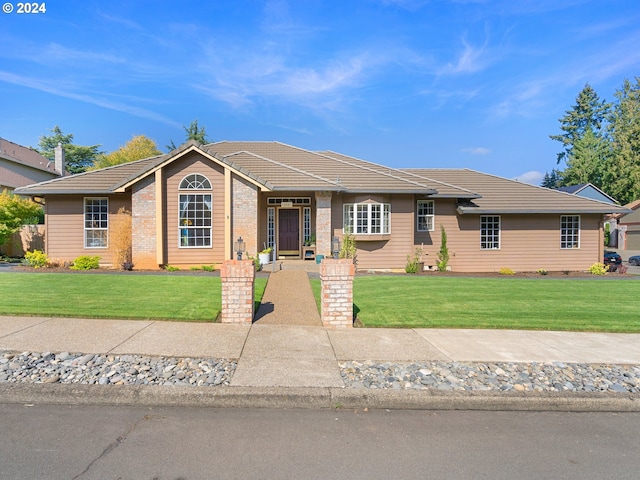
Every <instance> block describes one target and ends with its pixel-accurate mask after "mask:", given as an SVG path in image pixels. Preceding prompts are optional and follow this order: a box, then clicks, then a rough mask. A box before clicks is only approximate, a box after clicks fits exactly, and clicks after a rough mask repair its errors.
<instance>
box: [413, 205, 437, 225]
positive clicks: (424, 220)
mask: <svg viewBox="0 0 640 480" xmlns="http://www.w3.org/2000/svg"><path fill="white" fill-rule="evenodd" d="M433 203H434V202H433V200H418V205H417V207H416V222H417V224H416V225H417V230H418V231H419V232H433V230H434V225H435V223H436V222H435V215H434V204H433Z"/></svg>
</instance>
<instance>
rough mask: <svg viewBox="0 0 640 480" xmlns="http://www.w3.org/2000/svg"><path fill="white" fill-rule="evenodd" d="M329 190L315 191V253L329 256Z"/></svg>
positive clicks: (330, 232)
mask: <svg viewBox="0 0 640 480" xmlns="http://www.w3.org/2000/svg"><path fill="white" fill-rule="evenodd" d="M331 234H332V231H331V192H316V254H322V255H324V256H325V258H328V257H330V256H331V238H332V237H331Z"/></svg>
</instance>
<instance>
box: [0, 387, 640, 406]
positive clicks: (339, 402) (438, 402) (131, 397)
mask: <svg viewBox="0 0 640 480" xmlns="http://www.w3.org/2000/svg"><path fill="white" fill-rule="evenodd" d="M0 403H12V404H16V403H25V404H64V405H109V406H119V405H122V406H134V405H135V406H148V407H206V408H211V407H214V408H314V409H328V408H333V409H363V408H371V409H389V410H484V411H544V412H640V394H623V393H621V394H607V393H586V394H581V393H568V394H565V393H547V394H527V393H517V392H516V393H499V394H496V393H489V392H478V393H475V392H459V393H455V394H453V393H451V392H439V391H428V390H427V391H425V390H422V391H401V390H382V389H381V390H363V389H345V388H313V387H308V388H289V387H166V386H155V385H154V386H141V385H126V386H113V385H80V384H77V385H68V384H66V385H61V384H58V385H52V384H29V383H25V384H20V383H5V384H2V385H0Z"/></svg>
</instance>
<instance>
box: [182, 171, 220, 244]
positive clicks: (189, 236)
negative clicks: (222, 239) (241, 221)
mask: <svg viewBox="0 0 640 480" xmlns="http://www.w3.org/2000/svg"><path fill="white" fill-rule="evenodd" d="M180 190H181V193H180V195H179V197H180V198H179V201H178V222H179V225H178V237H179V246H180V247H181V248H206V247H211V237H212V229H211V207H212V205H211V201H212V194H211V193H205V192H204V191H206V190H211V182H210V181H209V179H208V178H207V177H205V176H204V175H200V174H199V173H193V174H191V175H187V176H186V177H184V178H183V179H182V181H181V182H180ZM184 190H186V191H188V190H191V191H193V193H192V192H188V193H187V192H182V191H184ZM195 191H198V193H195Z"/></svg>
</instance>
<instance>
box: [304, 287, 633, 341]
mask: <svg viewBox="0 0 640 480" xmlns="http://www.w3.org/2000/svg"><path fill="white" fill-rule="evenodd" d="M312 288H313V290H314V293H315V294H316V301H317V302H318V303H319V299H320V281H319V280H314V281H312ZM639 291H640V280H610V279H596V278H594V279H542V278H541V279H520V278H464V277H450V278H446V277H428V276H422V275H420V276H406V277H405V276H400V275H398V276H356V278H355V279H354V312H355V313H356V314H357V316H358V318H359V319H360V321H361V322H362V324H363V325H364V326H365V327H399V328H494V329H524V330H560V331H590V332H635V333H638V332H640V303H639V302H636V301H635V300H634V299H635V298H637V296H638V292H639Z"/></svg>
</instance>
